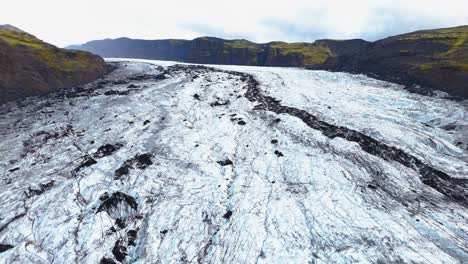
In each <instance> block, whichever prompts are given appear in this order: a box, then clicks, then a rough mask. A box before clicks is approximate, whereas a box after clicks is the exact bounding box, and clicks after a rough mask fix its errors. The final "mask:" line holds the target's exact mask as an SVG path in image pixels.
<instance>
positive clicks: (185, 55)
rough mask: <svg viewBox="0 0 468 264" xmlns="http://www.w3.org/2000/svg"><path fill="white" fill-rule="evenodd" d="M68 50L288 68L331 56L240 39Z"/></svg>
mask: <svg viewBox="0 0 468 264" xmlns="http://www.w3.org/2000/svg"><path fill="white" fill-rule="evenodd" d="M67 48H69V49H77V50H85V51H90V52H93V53H96V54H99V55H101V56H103V57H120V58H140V59H157V60H174V61H181V62H190V63H204V64H233V65H255V66H288V67H289V66H291V67H302V66H314V65H318V64H322V63H324V62H325V60H326V59H327V58H329V57H332V56H334V54H333V53H332V52H331V50H330V49H329V48H328V47H326V46H324V45H320V44H316V43H285V42H270V43H266V44H257V43H254V42H250V41H248V40H243V39H240V40H225V39H220V38H213V37H202V38H196V39H194V40H180V39H166V40H138V39H129V38H119V39H105V40H97V41H91V42H88V43H86V44H84V45H75V46H69V47H67Z"/></svg>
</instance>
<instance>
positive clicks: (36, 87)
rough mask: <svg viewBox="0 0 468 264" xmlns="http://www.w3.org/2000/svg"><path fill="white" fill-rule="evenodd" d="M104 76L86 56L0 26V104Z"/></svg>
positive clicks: (95, 59)
mask: <svg viewBox="0 0 468 264" xmlns="http://www.w3.org/2000/svg"><path fill="white" fill-rule="evenodd" d="M106 72H107V66H106V64H105V62H104V60H103V59H102V58H101V57H99V56H96V55H93V54H91V53H89V52H83V51H71V50H65V49H59V48H57V47H55V46H53V45H50V44H47V43H45V42H43V41H41V40H39V39H38V38H36V37H35V36H33V35H31V34H28V33H26V32H24V31H22V30H20V29H18V28H16V27H14V26H11V25H0V103H4V102H7V101H11V100H16V99H20V98H24V97H26V96H30V95H38V94H43V93H46V92H49V91H53V90H57V89H62V88H67V87H72V86H76V85H81V84H84V83H87V82H90V81H93V80H95V79H97V78H98V77H100V76H102V75H103V74H105V73H106Z"/></svg>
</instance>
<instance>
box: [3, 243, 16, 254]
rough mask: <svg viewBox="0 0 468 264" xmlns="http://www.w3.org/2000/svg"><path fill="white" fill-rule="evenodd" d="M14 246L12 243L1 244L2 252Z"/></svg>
mask: <svg viewBox="0 0 468 264" xmlns="http://www.w3.org/2000/svg"><path fill="white" fill-rule="evenodd" d="M12 248H14V246H12V245H7V244H0V253H2V252H5V251H7V250H10V249H12Z"/></svg>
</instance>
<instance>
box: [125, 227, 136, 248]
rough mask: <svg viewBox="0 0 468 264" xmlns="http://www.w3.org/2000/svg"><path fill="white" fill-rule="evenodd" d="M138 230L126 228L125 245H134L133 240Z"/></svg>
mask: <svg viewBox="0 0 468 264" xmlns="http://www.w3.org/2000/svg"><path fill="white" fill-rule="evenodd" d="M137 235H138V232H137V231H136V230H128V232H127V245H128V246H135V245H136V244H135V241H136V240H137Z"/></svg>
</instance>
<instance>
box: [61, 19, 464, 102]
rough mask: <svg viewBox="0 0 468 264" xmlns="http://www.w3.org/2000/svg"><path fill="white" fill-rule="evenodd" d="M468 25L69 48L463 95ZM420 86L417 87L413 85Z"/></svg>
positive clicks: (101, 42)
mask: <svg viewBox="0 0 468 264" xmlns="http://www.w3.org/2000/svg"><path fill="white" fill-rule="evenodd" d="M467 39H468V26H461V27H455V28H446V29H435V30H425V31H417V32H413V33H408V34H404V35H399V36H394V37H390V38H386V39H383V40H379V41H375V42H367V41H365V40H360V39H354V40H317V41H315V42H314V43H285V42H270V43H265V44H258V43H254V42H250V41H248V40H224V39H220V38H213V37H202V38H196V39H194V40H177V39H167V40H137V39H129V38H119V39H105V40H97V41H91V42H88V43H86V44H83V45H75V46H69V47H68V48H70V49H77V50H85V51H89V52H93V53H96V54H99V55H101V56H103V57H120V58H141V59H157V60H174V61H181V62H189V63H203V64H233V65H255V66H283V67H306V68H309V69H323V70H331V71H347V72H353V73H364V74H368V75H371V76H374V77H377V78H380V79H384V80H388V81H392V82H396V83H400V84H403V85H406V86H407V87H408V88H410V89H412V90H413V91H415V92H419V93H425V92H430V91H431V90H433V89H438V90H442V91H446V92H448V93H449V94H451V95H453V96H458V97H463V98H468V41H467ZM418 85H419V86H422V87H419V86H418Z"/></svg>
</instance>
